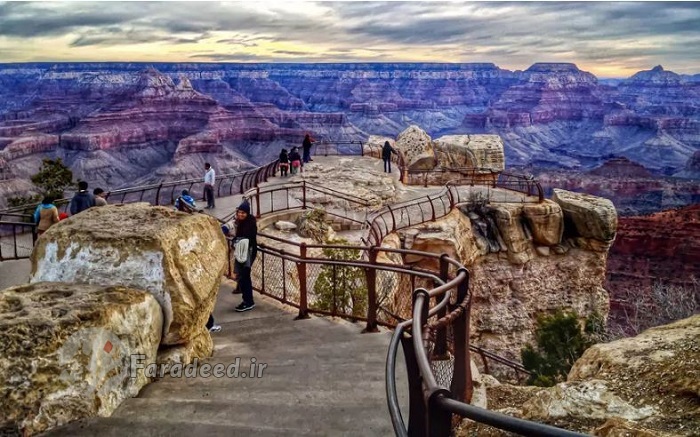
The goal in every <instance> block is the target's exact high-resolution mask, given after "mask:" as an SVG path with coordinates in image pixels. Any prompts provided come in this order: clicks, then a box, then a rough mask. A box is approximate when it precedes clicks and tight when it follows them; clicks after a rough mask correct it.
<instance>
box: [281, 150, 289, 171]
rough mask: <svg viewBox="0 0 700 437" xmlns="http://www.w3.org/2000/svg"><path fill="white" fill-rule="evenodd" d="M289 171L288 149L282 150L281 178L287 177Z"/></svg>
mask: <svg viewBox="0 0 700 437" xmlns="http://www.w3.org/2000/svg"><path fill="white" fill-rule="evenodd" d="M288 170H289V155H288V154H287V149H282V151H281V152H280V176H287V171H288Z"/></svg>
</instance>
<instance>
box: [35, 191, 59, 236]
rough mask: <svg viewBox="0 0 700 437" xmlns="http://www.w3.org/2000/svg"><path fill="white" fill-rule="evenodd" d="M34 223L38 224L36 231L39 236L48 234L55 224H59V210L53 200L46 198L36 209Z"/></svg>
mask: <svg viewBox="0 0 700 437" xmlns="http://www.w3.org/2000/svg"><path fill="white" fill-rule="evenodd" d="M34 222H35V223H36V224H37V227H36V230H37V233H38V234H39V235H41V234H43V233H44V232H46V230H47V229H49V228H50V227H51V226H52V225H53V224H54V223H58V222H59V218H58V208H56V205H54V204H53V198H51V197H48V196H47V197H44V200H42V201H41V203H40V204H39V205H38V206H37V207H36V210H35V211H34Z"/></svg>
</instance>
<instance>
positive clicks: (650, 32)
mask: <svg viewBox="0 0 700 437" xmlns="http://www.w3.org/2000/svg"><path fill="white" fill-rule="evenodd" d="M699 29H700V2H698V3H693V2H690V3H682V2H670V3H661V2H565V3H562V2H484V3H481V2H306V3H294V2H269V3H260V4H257V3H252V2H251V3H248V2H235V3H230V2H223V3H216V2H100V3H95V2H77V3H74V2H71V3H68V2H65V3H64V2H41V3H33V2H26V3H25V2H7V3H0V50H5V51H7V49H8V48H10V47H22V48H23V49H24V50H25V52H26V53H28V55H27V57H30V56H31V57H36V56H39V55H40V54H41V52H40V50H44V51H45V52H44V55H43V56H45V57H50V56H56V53H61V54H63V53H65V55H63V56H68V59H60V60H70V54H71V53H78V51H79V50H80V49H81V48H84V47H89V46H96V47H118V48H119V53H128V51H129V46H135V45H142V44H149V43H158V44H159V45H158V51H159V52H158V53H154V54H153V56H154V60H155V59H156V58H158V59H163V55H165V56H166V57H167V55H169V54H170V56H188V55H181V53H182V49H181V48H180V49H178V46H181V45H183V44H192V45H197V44H200V43H201V44H202V46H201V47H202V49H204V48H206V49H213V51H212V53H213V54H214V55H206V56H218V57H220V58H221V59H224V60H228V59H235V60H246V61H254V60H258V59H265V60H275V59H276V58H277V57H281V58H282V59H287V56H296V57H300V58H303V59H311V60H313V61H316V62H318V61H324V60H326V59H327V60H328V61H329V62H332V61H338V60H343V61H357V62H364V61H377V60H389V61H412V60H419V61H433V62H444V61H447V62H474V61H487V62H494V63H496V64H498V65H502V66H505V67H507V68H513V67H517V68H527V66H528V65H529V64H532V63H534V62H537V61H541V60H550V59H554V60H558V61H561V62H574V63H576V62H580V63H586V64H587V65H589V66H590V65H595V64H596V63H597V62H599V63H601V64H611V63H613V62H614V63H616V65H620V66H625V65H627V66H628V68H639V67H645V68H648V67H649V66H650V65H647V63H649V64H658V63H661V64H664V65H669V66H670V67H671V68H673V67H674V66H679V68H680V69H681V70H683V71H685V72H691V71H700V65H699V64H700V45H698V44H697V43H696V41H697V40H698V38H700V30H699ZM49 38H50V39H49ZM58 40H60V41H67V42H61V43H60V44H64V45H63V46H58V47H50V46H51V44H59V43H58V42H57V41H58ZM44 42H48V43H49V44H44ZM168 47H172V51H170V52H169V51H168ZM232 48H233V49H234V52H230V49H232ZM58 49H60V50H58ZM140 49H141V50H143V48H140ZM79 53H80V55H76V56H78V57H80V58H81V59H83V58H84V57H85V56H86V55H85V51H84V50H83V51H81V52H79ZM196 53H197V55H195V56H198V55H199V54H202V55H204V54H205V53H206V52H204V51H203V50H198V51H196ZM11 58H12V56H11ZM207 59H215V58H211V57H210V58H207ZM49 60H59V59H55V58H54V59H50V58H49ZM124 60H128V59H124ZM621 68H622V67H621Z"/></svg>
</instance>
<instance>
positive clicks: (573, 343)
mask: <svg viewBox="0 0 700 437" xmlns="http://www.w3.org/2000/svg"><path fill="white" fill-rule="evenodd" d="M603 326H604V324H603V320H602V317H601V316H600V315H599V314H597V313H594V314H592V315H591V316H590V317H589V318H588V319H587V320H586V324H585V329H584V331H583V332H582V331H581V328H580V326H579V323H578V315H577V314H576V313H575V312H570V313H564V312H562V311H557V312H556V313H554V314H552V315H547V316H542V317H538V319H537V330H536V331H535V339H536V341H537V347H533V346H532V345H530V344H528V345H526V346H525V347H524V348H523V350H522V351H521V352H520V356H521V359H522V361H523V366H525V368H526V369H527V370H529V371H531V372H532V376H531V377H530V379H529V380H528V384H532V385H538V386H541V387H549V386H552V385H554V384H556V383H558V382H561V381H564V380H566V376H567V374H568V373H569V370H571V367H572V366H573V365H574V362H575V361H576V360H577V359H578V358H579V357H580V356H581V355H582V354H583V352H584V351H585V350H586V349H587V348H589V347H590V346H592V345H593V344H594V343H595V341H596V340H597V339H599V338H602V336H603V333H602V332H603Z"/></svg>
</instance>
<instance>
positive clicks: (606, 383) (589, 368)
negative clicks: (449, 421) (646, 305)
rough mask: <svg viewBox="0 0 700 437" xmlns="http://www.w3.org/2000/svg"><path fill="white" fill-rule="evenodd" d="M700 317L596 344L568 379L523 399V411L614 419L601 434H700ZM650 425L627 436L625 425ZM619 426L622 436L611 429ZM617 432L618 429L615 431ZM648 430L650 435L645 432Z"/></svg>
mask: <svg viewBox="0 0 700 437" xmlns="http://www.w3.org/2000/svg"><path fill="white" fill-rule="evenodd" d="M698 399H700V315H695V316H693V317H690V318H687V319H684V320H680V321H678V322H675V323H672V324H670V325H665V326H659V327H656V328H651V329H649V330H647V331H644V332H643V333H641V334H639V335H638V336H636V337H630V338H623V339H620V340H616V341H612V342H610V343H603V344H596V345H595V346H593V347H591V348H589V349H588V350H586V352H585V353H584V354H583V356H581V358H579V359H578V360H577V361H576V363H575V364H574V366H573V367H572V368H571V371H570V372H569V375H568V378H567V382H566V383H561V384H558V385H557V386H555V387H552V388H548V389H546V390H544V391H542V392H540V393H538V394H537V395H535V396H533V397H532V398H531V399H530V400H528V401H527V402H525V403H523V407H522V411H523V415H524V417H526V418H529V419H535V420H541V421H545V422H551V421H552V420H554V419H559V420H564V421H568V422H571V423H579V422H581V421H582V420H585V419H596V420H597V421H598V423H603V422H605V421H610V420H614V421H615V422H618V423H619V422H620V421H619V419H625V420H627V421H633V423H631V424H630V425H629V426H624V427H621V426H619V425H614V424H612V423H610V422H609V423H608V425H609V426H608V427H603V429H602V430H600V431H599V432H598V434H597V435H640V436H641V435H664V432H671V433H672V434H673V435H688V436H690V435H693V436H695V435H700V410H699V409H698ZM636 422H639V424H640V425H642V426H643V427H644V428H645V431H643V432H640V433H638V434H637V433H631V431H630V433H629V434H624V433H622V431H623V430H624V428H631V429H633V428H637V425H636ZM607 428H615V429H617V431H615V432H617V434H615V433H612V434H611V432H608V431H605V432H604V430H605V429H607ZM609 431H612V430H609ZM645 433H647V434H645Z"/></svg>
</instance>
